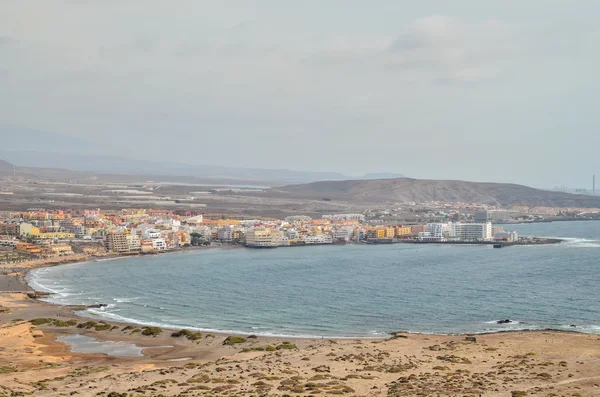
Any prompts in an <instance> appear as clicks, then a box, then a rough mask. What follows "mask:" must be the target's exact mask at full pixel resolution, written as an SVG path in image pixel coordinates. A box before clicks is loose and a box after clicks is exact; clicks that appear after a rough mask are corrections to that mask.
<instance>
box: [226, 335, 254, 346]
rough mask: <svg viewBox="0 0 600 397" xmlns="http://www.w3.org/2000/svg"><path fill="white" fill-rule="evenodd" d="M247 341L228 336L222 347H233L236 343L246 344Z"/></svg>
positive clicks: (238, 337)
mask: <svg viewBox="0 0 600 397" xmlns="http://www.w3.org/2000/svg"><path fill="white" fill-rule="evenodd" d="M247 341H248V340H247V339H246V338H244V337H242V336H228V337H227V338H226V339H225V340H224V341H223V345H225V346H233V345H236V344H238V343H246V342H247Z"/></svg>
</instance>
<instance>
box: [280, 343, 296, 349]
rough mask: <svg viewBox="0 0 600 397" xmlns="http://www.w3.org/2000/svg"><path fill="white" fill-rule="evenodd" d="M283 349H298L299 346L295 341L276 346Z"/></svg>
mask: <svg viewBox="0 0 600 397" xmlns="http://www.w3.org/2000/svg"><path fill="white" fill-rule="evenodd" d="M281 349H286V350H290V349H297V347H296V345H295V344H293V343H289V342H284V343H282V344H280V345H277V347H276V348H275V350H281Z"/></svg>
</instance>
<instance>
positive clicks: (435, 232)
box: [425, 223, 453, 241]
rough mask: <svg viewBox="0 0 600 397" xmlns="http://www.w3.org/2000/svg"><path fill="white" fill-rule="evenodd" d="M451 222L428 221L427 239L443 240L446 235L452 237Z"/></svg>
mask: <svg viewBox="0 0 600 397" xmlns="http://www.w3.org/2000/svg"><path fill="white" fill-rule="evenodd" d="M451 225H452V224H451V223H428V224H427V228H426V230H425V231H426V232H427V233H429V234H428V235H427V238H428V239H437V240H439V241H443V240H445V239H446V238H448V237H452V235H453V233H452V226H451Z"/></svg>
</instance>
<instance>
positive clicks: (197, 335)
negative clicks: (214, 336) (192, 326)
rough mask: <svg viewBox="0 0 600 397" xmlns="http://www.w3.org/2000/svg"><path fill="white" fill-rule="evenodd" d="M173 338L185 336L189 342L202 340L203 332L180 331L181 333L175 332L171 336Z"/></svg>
mask: <svg viewBox="0 0 600 397" xmlns="http://www.w3.org/2000/svg"><path fill="white" fill-rule="evenodd" d="M171 336H172V337H173V338H179V337H180V336H185V337H186V338H187V339H189V340H200V339H202V333H201V332H194V331H190V330H189V329H180V330H179V331H175V332H173V333H172V334H171Z"/></svg>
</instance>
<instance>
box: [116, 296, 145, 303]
mask: <svg viewBox="0 0 600 397" xmlns="http://www.w3.org/2000/svg"><path fill="white" fill-rule="evenodd" d="M140 298H141V296H134V297H133V298H112V299H113V300H114V301H115V302H117V303H131V302H133V301H135V300H138V299H140Z"/></svg>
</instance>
